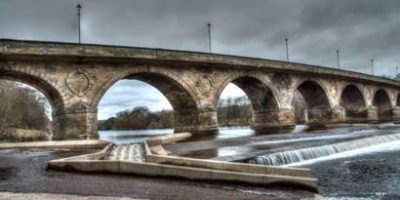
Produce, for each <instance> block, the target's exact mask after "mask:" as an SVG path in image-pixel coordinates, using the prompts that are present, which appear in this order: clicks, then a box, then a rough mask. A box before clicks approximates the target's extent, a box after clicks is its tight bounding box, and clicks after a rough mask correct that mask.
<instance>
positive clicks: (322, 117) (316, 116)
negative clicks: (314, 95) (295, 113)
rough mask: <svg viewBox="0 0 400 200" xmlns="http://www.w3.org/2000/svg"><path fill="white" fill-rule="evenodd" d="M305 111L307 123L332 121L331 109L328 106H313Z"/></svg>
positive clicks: (314, 123)
mask: <svg viewBox="0 0 400 200" xmlns="http://www.w3.org/2000/svg"><path fill="white" fill-rule="evenodd" d="M306 112H307V124H309V125H321V124H329V123H331V122H332V109H331V108H329V107H325V106H323V107H315V108H313V109H310V110H306Z"/></svg>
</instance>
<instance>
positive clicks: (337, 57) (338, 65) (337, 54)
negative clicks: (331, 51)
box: [336, 50, 340, 69]
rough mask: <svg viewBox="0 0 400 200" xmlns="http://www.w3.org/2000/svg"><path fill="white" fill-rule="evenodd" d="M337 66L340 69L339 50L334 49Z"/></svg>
mask: <svg viewBox="0 0 400 200" xmlns="http://www.w3.org/2000/svg"><path fill="white" fill-rule="evenodd" d="M336 59H337V68H338V69H340V52H339V50H336Z"/></svg>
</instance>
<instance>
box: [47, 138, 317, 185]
mask: <svg viewBox="0 0 400 200" xmlns="http://www.w3.org/2000/svg"><path fill="white" fill-rule="evenodd" d="M190 136H191V135H190V134H189V133H182V134H174V135H170V136H166V137H154V138H150V139H149V140H147V141H146V142H145V144H144V149H145V157H146V162H134V161H129V160H119V161H114V160H105V158H106V157H107V154H108V153H109V150H110V149H111V148H112V144H111V145H109V146H107V147H106V148H104V149H103V150H102V151H100V152H98V153H93V154H87V155H82V156H76V157H71V158H64V159H59V160H52V161H50V162H49V163H48V166H49V168H50V169H58V170H73V171H81V172H109V173H120V174H138V175H147V176H165V177H178V178H187V179H192V180H208V181H228V182H240V183H249V184H255V185H273V184H280V185H292V186H293V185H294V186H297V187H301V188H305V189H308V190H311V191H317V190H318V180H317V179H315V178H313V177H312V176H311V174H310V170H308V169H300V168H282V167H271V166H260V165H252V164H244V163H230V162H220V161H211V160H204V159H193V158H183V157H176V156H168V155H165V153H166V151H165V150H163V148H162V144H166V143H170V142H177V141H179V140H185V139H187V138H189V137H190ZM158 152H161V154H157V153H158Z"/></svg>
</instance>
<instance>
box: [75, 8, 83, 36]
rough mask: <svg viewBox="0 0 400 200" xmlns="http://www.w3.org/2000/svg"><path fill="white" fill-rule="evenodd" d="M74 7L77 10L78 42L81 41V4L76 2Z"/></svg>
mask: <svg viewBox="0 0 400 200" xmlns="http://www.w3.org/2000/svg"><path fill="white" fill-rule="evenodd" d="M76 9H77V10H78V36H79V40H78V41H79V44H80V43H81V9H82V6H81V4H79V3H78V5H77V6H76Z"/></svg>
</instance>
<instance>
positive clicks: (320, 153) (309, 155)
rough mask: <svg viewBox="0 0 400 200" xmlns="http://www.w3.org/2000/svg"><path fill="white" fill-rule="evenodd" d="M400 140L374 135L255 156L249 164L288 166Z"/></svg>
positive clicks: (388, 136)
mask: <svg viewBox="0 0 400 200" xmlns="http://www.w3.org/2000/svg"><path fill="white" fill-rule="evenodd" d="M396 140H400V134H387V135H376V136H370V137H366V138H361V139H355V140H350V141H346V142H339V143H333V144H328V145H322V146H316V147H308V148H301V149H295V150H290V151H283V152H276V153H272V154H268V155H263V156H257V157H256V158H254V159H253V160H251V161H250V163H255V164H263V165H275V166H279V165H288V164H292V163H297V162H303V161H307V160H312V159H317V158H321V157H326V156H329V155H333V154H337V153H340V152H345V151H350V150H357V149H360V148H363V147H370V146H373V145H377V144H385V143H389V142H392V141H396Z"/></svg>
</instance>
